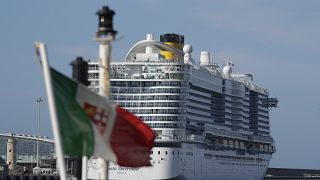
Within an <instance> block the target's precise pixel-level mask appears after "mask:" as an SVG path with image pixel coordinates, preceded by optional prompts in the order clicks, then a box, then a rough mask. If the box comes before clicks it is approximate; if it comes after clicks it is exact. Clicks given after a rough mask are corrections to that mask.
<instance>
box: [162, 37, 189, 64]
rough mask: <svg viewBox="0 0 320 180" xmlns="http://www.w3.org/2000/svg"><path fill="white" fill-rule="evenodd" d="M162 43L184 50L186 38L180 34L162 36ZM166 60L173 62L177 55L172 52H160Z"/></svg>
mask: <svg viewBox="0 0 320 180" xmlns="http://www.w3.org/2000/svg"><path fill="white" fill-rule="evenodd" d="M160 42H163V43H165V44H167V45H169V46H172V47H174V48H177V49H179V50H182V48H183V44H184V36H183V35H179V34H170V33H167V34H161V35H160ZM160 54H162V55H163V56H164V57H165V59H166V60H173V58H174V56H175V54H174V53H173V52H171V51H160Z"/></svg>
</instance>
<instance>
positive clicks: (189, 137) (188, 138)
mask: <svg viewBox="0 0 320 180" xmlns="http://www.w3.org/2000/svg"><path fill="white" fill-rule="evenodd" d="M203 137H204V136H203V135H194V134H192V135H187V136H165V135H158V136H157V137H156V140H165V141H167V140H169V141H200V142H203Z"/></svg>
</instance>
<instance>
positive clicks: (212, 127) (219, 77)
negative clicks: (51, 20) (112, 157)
mask: <svg viewBox="0 0 320 180" xmlns="http://www.w3.org/2000/svg"><path fill="white" fill-rule="evenodd" d="M191 53H192V47H191V46H190V45H184V36H181V35H177V34H163V35H161V36H160V41H156V40H154V37H153V35H152V34H148V35H147V38H146V40H142V41H140V42H138V43H136V44H135V45H134V46H133V47H132V48H131V49H130V50H129V52H128V53H127V55H126V57H125V59H124V61H123V62H113V63H112V64H111V67H110V81H111V92H112V95H111V98H112V99H113V101H114V102H115V103H117V104H119V105H120V106H122V107H124V108H126V109H127V110H129V111H130V112H132V113H134V114H135V115H136V116H138V117H140V118H141V119H142V120H143V121H144V122H145V123H147V124H148V125H149V126H150V127H151V128H152V129H153V130H154V131H155V132H156V134H157V139H156V143H155V147H154V148H153V151H152V154H151V163H152V165H153V166H152V167H146V168H122V167H118V166H116V165H111V167H110V168H109V174H110V175H109V176H110V178H111V179H170V178H177V179H179V178H180V179H246V180H248V179H263V176H264V173H265V172H266V170H267V166H268V164H269V160H270V158H271V155H272V154H273V153H274V152H275V145H274V141H273V138H272V137H271V136H270V125H269V109H270V108H271V107H275V106H276V105H277V99H275V98H269V97H268V96H269V92H268V90H267V89H264V88H261V87H259V86H257V85H255V84H254V83H253V77H252V75H251V74H239V73H238V74H233V72H232V69H233V64H232V63H231V62H226V64H225V65H224V67H223V69H222V71H221V70H219V67H218V65H217V64H215V63H213V62H212V58H211V56H210V53H209V52H206V51H203V52H201V57H200V63H199V64H198V63H196V61H195V60H194V59H193V58H192V57H191ZM98 74H99V67H98V62H89V81H90V86H89V87H90V88H91V89H93V90H95V91H98V88H99V86H98V79H99V77H98Z"/></svg>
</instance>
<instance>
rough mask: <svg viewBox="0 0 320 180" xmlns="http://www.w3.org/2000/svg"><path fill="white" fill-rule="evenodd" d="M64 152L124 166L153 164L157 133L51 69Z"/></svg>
mask: <svg viewBox="0 0 320 180" xmlns="http://www.w3.org/2000/svg"><path fill="white" fill-rule="evenodd" d="M50 74H51V83H52V89H53V96H54V101H55V106H56V114H57V119H58V120H57V121H58V129H59V132H60V137H61V138H60V139H61V144H62V149H63V153H64V154H67V155H70V156H81V155H87V156H88V157H91V156H98V157H101V158H104V159H106V160H110V161H112V162H115V163H117V164H118V165H120V166H128V167H140V166H148V165H150V157H149V155H150V151H151V149H152V147H153V143H154V139H155V134H154V132H153V131H152V130H151V129H150V128H149V127H148V126H147V125H146V124H144V123H143V122H142V121H141V120H140V119H139V118H137V117H136V116H134V115H133V114H131V113H130V112H128V111H126V110H125V109H123V108H121V107H119V106H117V105H115V104H114V103H113V102H112V101H111V100H109V99H107V98H105V97H102V96H100V95H98V94H96V93H94V92H92V91H91V90H90V89H88V88H87V87H85V86H84V85H82V84H79V83H76V82H75V81H73V80H71V79H70V78H68V77H66V76H64V75H63V74H61V73H59V72H58V71H56V70H54V69H53V68H50Z"/></svg>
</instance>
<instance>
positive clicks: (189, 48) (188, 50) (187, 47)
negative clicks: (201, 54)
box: [183, 44, 192, 53]
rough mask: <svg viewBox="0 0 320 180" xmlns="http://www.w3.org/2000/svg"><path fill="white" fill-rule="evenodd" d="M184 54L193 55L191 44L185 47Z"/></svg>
mask: <svg viewBox="0 0 320 180" xmlns="http://www.w3.org/2000/svg"><path fill="white" fill-rule="evenodd" d="M183 52H184V53H192V46H191V45H189V44H186V45H184V46H183Z"/></svg>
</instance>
